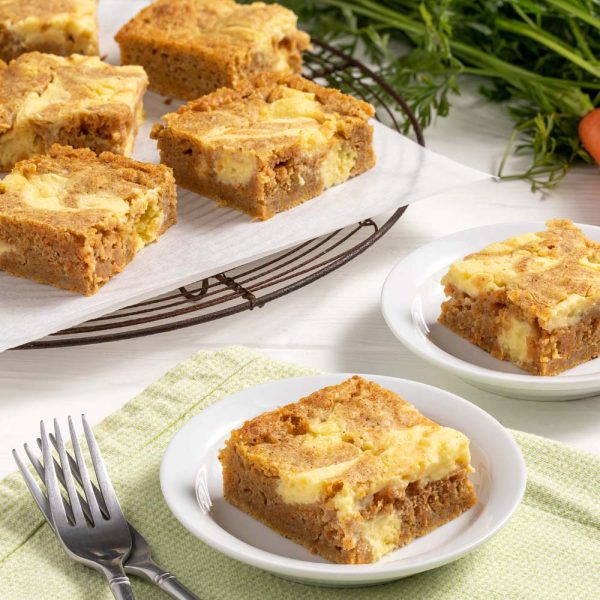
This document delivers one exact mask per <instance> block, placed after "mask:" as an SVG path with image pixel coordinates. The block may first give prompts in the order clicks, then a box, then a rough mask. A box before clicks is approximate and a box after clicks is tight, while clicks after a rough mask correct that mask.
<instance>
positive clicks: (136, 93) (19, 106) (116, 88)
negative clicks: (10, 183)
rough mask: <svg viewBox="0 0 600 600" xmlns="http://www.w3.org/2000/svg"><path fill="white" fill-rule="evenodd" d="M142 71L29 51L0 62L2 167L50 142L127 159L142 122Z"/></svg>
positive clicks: (90, 58) (41, 150) (41, 149)
mask: <svg viewBox="0 0 600 600" xmlns="http://www.w3.org/2000/svg"><path fill="white" fill-rule="evenodd" d="M147 84H148V80H147V77H146V74H145V73H144V70H143V69H142V67H135V66H128V67H119V66H114V65H109V64H107V63H104V62H102V61H101V60H100V59H99V58H98V57H97V56H83V55H80V54H73V55H71V56H69V57H67V58H64V57H62V56H55V55H53V54H42V53H40V52H30V53H28V54H22V55H21V56H20V57H19V58H17V59H15V60H13V61H11V62H10V63H9V64H8V65H6V64H4V63H2V62H0V169H2V170H7V169H10V167H12V166H13V165H14V164H15V163H16V162H17V161H19V160H23V159H25V158H29V157H30V156H33V155H35V154H43V153H44V152H46V151H47V150H48V148H50V146H52V144H54V143H57V144H62V145H68V146H73V147H76V148H84V147H85V148H91V149H92V150H94V151H95V152H104V151H109V152H114V153H116V154H125V155H128V154H130V153H131V151H132V149H133V143H134V141H135V136H136V134H137V129H138V126H139V124H140V123H141V121H142V98H143V96H144V92H145V91H146V86H147Z"/></svg>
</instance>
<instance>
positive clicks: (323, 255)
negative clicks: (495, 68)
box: [20, 40, 425, 349]
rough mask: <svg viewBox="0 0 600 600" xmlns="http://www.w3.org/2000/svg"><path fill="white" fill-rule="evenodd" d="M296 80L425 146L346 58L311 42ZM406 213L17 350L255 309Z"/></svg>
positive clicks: (370, 78) (356, 250) (406, 115)
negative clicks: (361, 103)
mask: <svg viewBox="0 0 600 600" xmlns="http://www.w3.org/2000/svg"><path fill="white" fill-rule="evenodd" d="M303 74H304V76H305V77H307V78H309V79H312V80H315V81H317V82H319V83H323V84H328V85H332V86H335V87H337V88H339V89H342V90H343V91H345V92H348V93H350V94H352V95H354V96H355V97H358V98H362V99H363V100H366V101H367V102H371V103H372V104H373V105H374V106H375V108H376V118H377V119H378V120H380V121H382V122H384V123H386V124H387V125H389V126H390V127H393V128H395V129H396V130H398V131H401V129H402V126H403V124H404V123H405V122H407V123H408V124H410V128H411V130H412V133H413V135H414V137H415V139H416V140H417V142H418V143H419V144H421V145H422V146H424V145H425V141H424V138H423V132H422V130H421V128H420V127H419V124H418V122H417V120H416V118H415V116H414V114H413V113H412V111H411V110H410V108H409V107H408V105H407V104H406V102H405V101H404V100H403V99H402V98H401V97H400V96H399V95H398V94H397V93H396V92H395V91H394V89H393V88H392V87H391V86H390V85H388V84H387V83H386V82H385V80H383V79H382V78H381V77H380V76H379V75H377V74H376V73H375V72H373V71H372V70H371V69H369V68H368V67H367V66H366V65H364V64H363V63H362V62H360V61H358V60H357V59H355V58H353V57H351V56H349V55H348V54H346V53H345V52H343V51H341V50H339V49H337V48H335V47H333V46H331V45H329V44H326V43H325V42H321V41H318V40H313V50H312V51H311V52H308V53H306V54H305V55H304V73H303ZM399 115H401V116H399ZM406 208H407V207H406V206H403V207H401V208H399V209H398V210H396V211H395V212H394V213H393V214H392V215H391V216H390V217H389V218H388V219H387V220H386V221H385V222H382V223H378V222H377V221H376V220H375V219H366V220H365V221H361V222H360V223H357V224H356V225H353V226H350V227H346V228H344V229H340V230H338V231H334V232H333V233H330V234H328V235H325V236H322V237H319V238H316V239H313V240H310V241H308V242H304V243H302V244H299V245H298V246H295V247H294V248H291V249H288V250H285V251H282V252H278V253H276V254H274V255H272V256H269V257H266V258H263V259H261V260H258V261H255V262H252V263H250V264H247V265H244V266H241V267H237V268H235V269H232V270H230V271H227V272H224V273H218V274H216V275H214V276H212V277H209V278H207V279H203V280H202V281H198V282H196V283H194V284H191V285H186V286H185V287H181V288H179V289H178V290H175V291H173V292H170V293H167V294H163V295H162V296H158V297H157V298H153V299H151V300H146V301H144V302H140V303H138V304H134V305H133V306H129V307H127V308H123V309H121V310H118V311H116V312H113V313H111V314H109V315H105V316H102V317H99V318H97V319H93V320H91V321H87V322H86V323H83V324H82V325H79V326H77V327H71V328H69V329H65V330H64V331H60V332H58V333H54V334H52V335H50V336H48V337H46V338H43V339H41V340H37V341H35V342H30V343H28V344H25V345H23V346H20V348H21V349H35V348H57V347H64V346H77V345H84V344H98V343H102V342H111V341H116V340H123V339H129V338H134V337H141V336H146V335H152V334H156V333H162V332H166V331H172V330H175V329H180V328H183V327H189V326H191V325H198V324H199V323H206V322H208V321H214V320H216V319H222V318H223V317H227V316H230V315H234V314H236V313H240V312H243V311H246V310H254V309H257V308H261V307H263V306H265V304H268V303H269V302H272V301H273V300H276V299H277V298H281V297H282V296H285V295H287V294H290V293H292V292H294V291H295V290H298V289H300V288H302V287H304V286H306V285H308V284H310V283H312V282H313V281H316V280H317V279H320V278H321V277H325V276H326V275H327V274H329V273H331V272H332V271H335V270H336V269H339V268H340V267H341V266H342V265H345V264H346V263H348V262H350V261H351V260H352V259H354V258H355V257H356V256H358V255H359V254H361V253H362V252H364V251H365V250H366V249H367V248H369V247H370V246H372V245H373V244H374V243H375V242H376V241H377V240H379V239H380V238H381V237H382V236H383V235H385V234H386V233H387V232H388V231H389V230H390V229H391V228H392V227H393V226H394V224H395V223H396V222H397V221H398V219H399V218H400V217H401V216H402V214H403V213H404V211H405V210H406Z"/></svg>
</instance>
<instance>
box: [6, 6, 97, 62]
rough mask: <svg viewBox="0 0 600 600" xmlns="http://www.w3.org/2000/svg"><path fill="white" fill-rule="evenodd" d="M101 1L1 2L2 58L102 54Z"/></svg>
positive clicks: (7, 59)
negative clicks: (98, 7)
mask: <svg viewBox="0 0 600 600" xmlns="http://www.w3.org/2000/svg"><path fill="white" fill-rule="evenodd" d="M96 5H97V0H0V59H2V60H4V61H7V62H8V61H9V60H12V59H13V58H16V57H17V56H19V55H20V54H23V53H25V52H31V51H33V50H37V51H39V52H50V53H52V54H60V55H62V56H68V55H69V54H88V55H94V54H98V20H97V17H96Z"/></svg>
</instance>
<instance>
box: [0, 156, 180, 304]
mask: <svg viewBox="0 0 600 600" xmlns="http://www.w3.org/2000/svg"><path fill="white" fill-rule="evenodd" d="M175 221H176V186H175V180H174V179H173V174H172V172H171V170H170V169H169V168H167V167H165V166H163V165H150V164H145V163H141V162H137V161H135V160H132V159H130V158H125V157H123V156H119V155H116V154H111V153H110V152H103V153H102V154H100V156H96V155H95V154H94V153H93V152H92V151H91V150H87V149H77V150H75V149H73V148H70V147H63V146H58V145H56V146H53V147H52V148H50V151H49V154H48V155H41V156H36V157H34V158H32V159H29V160H24V161H22V162H19V163H18V164H17V165H16V167H15V168H14V169H13V171H12V172H11V173H10V174H9V175H7V176H6V177H5V179H4V180H3V181H2V182H1V183H0V269H2V270H4V271H7V272H8V273H12V274H13V275H18V276H20V277H27V278H29V279H33V280H35V281H39V282H40V283H47V284H50V285H54V286H56V287H60V288H64V289H66V290H70V291H73V292H79V293H81V294H86V295H91V294H94V293H95V292H97V291H98V289H99V287H100V286H101V285H103V284H104V283H105V282H107V281H108V280H109V279H110V278H111V277H112V276H113V275H115V274H116V273H119V272H120V271H122V270H123V269H124V268H125V266H126V265H127V264H128V263H129V262H130V261H131V260H132V259H133V258H134V257H135V255H136V253H137V252H138V251H139V250H141V249H142V248H143V247H144V246H145V245H146V244H149V243H151V242H154V241H155V240H157V239H158V238H159V236H160V235H161V234H163V233H164V232H165V231H166V230H167V229H168V228H169V227H170V226H171V225H173V224H174V223H175Z"/></svg>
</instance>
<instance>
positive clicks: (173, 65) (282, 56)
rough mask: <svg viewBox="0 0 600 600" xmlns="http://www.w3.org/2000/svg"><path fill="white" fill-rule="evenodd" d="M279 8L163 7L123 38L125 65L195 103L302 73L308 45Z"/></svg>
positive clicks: (173, 3)
mask: <svg viewBox="0 0 600 600" xmlns="http://www.w3.org/2000/svg"><path fill="white" fill-rule="evenodd" d="M297 21H298V19H297V17H296V15H295V14H294V13H293V12H291V11H290V10H287V9H286V8H284V7H283V6H279V5H278V4H269V5H267V4H264V3H263V2H254V3H252V4H243V5H240V4H236V3H235V2H234V1H233V0H219V1H217V2H215V1H214V0H158V1H157V2H154V4H151V5H150V6H148V7H146V8H144V9H143V10H142V11H141V12H140V13H139V14H138V15H137V16H135V17H134V18H133V19H132V20H131V21H129V23H127V24H126V25H125V26H124V27H122V28H121V30H120V31H119V32H118V33H117V35H116V37H115V39H116V40H117V42H118V43H119V46H120V48H121V63H122V64H134V65H142V66H143V67H144V68H145V69H146V72H147V73H148V77H149V78H150V89H151V90H153V91H155V92H158V93H160V94H165V95H170V96H176V97H178V98H183V99H185V100H193V99H194V98H197V97H198V96H201V95H202V94H207V93H208V92H212V91H214V90H216V89H218V88H220V87H235V86H236V85H237V84H238V83H239V82H240V81H241V80H243V79H246V78H248V77H250V76H253V75H256V74H257V73H260V72H263V71H283V72H298V71H300V66H301V62H302V56H301V52H302V50H305V49H306V48H308V46H309V37H308V35H307V34H306V33H304V32H302V31H298V30H297V29H296V23H297Z"/></svg>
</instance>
